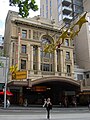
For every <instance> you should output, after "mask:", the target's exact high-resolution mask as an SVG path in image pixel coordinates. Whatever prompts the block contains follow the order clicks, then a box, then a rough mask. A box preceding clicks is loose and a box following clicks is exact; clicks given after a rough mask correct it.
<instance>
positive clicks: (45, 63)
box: [41, 35, 53, 72]
mask: <svg viewBox="0 0 90 120" xmlns="http://www.w3.org/2000/svg"><path fill="white" fill-rule="evenodd" d="M41 40H42V47H41V70H42V71H46V72H48V71H50V72H52V70H53V54H52V53H45V52H44V47H45V45H46V44H50V43H51V41H52V38H51V37H50V36H46V35H45V36H43V37H42V39H41Z"/></svg>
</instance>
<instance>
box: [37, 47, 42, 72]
mask: <svg viewBox="0 0 90 120" xmlns="http://www.w3.org/2000/svg"><path fill="white" fill-rule="evenodd" d="M37 58H38V59H37V60H38V65H37V67H38V74H41V59H40V58H41V57H40V46H38V57H37Z"/></svg>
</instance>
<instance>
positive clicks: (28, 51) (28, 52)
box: [27, 44, 30, 70]
mask: <svg viewBox="0 0 90 120" xmlns="http://www.w3.org/2000/svg"><path fill="white" fill-rule="evenodd" d="M27 54H28V61H27V62H28V66H27V68H28V70H30V44H28V45H27Z"/></svg>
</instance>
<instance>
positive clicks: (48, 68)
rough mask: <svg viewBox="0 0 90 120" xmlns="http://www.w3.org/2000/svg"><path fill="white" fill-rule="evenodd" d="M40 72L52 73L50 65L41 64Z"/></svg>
mask: <svg viewBox="0 0 90 120" xmlns="http://www.w3.org/2000/svg"><path fill="white" fill-rule="evenodd" d="M41 70H42V71H52V64H45V63H44V64H41Z"/></svg>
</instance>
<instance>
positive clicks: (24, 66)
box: [21, 60, 26, 69]
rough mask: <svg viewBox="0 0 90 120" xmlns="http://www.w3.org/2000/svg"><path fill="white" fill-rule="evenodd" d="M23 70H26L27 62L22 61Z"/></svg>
mask: <svg viewBox="0 0 90 120" xmlns="http://www.w3.org/2000/svg"><path fill="white" fill-rule="evenodd" d="M21 69H26V60H21Z"/></svg>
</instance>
